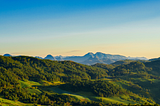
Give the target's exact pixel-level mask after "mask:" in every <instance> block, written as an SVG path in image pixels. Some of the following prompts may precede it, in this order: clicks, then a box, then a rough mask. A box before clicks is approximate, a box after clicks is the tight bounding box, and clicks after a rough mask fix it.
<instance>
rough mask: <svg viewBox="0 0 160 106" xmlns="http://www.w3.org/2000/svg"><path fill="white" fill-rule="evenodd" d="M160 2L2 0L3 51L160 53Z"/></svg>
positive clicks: (35, 53)
mask: <svg viewBox="0 0 160 106" xmlns="http://www.w3.org/2000/svg"><path fill="white" fill-rule="evenodd" d="M159 5H160V0H0V55H3V54H5V53H9V54H11V55H28V56H41V57H44V56H46V55H47V54H52V55H53V56H57V55H62V56H71V55H84V54H86V53H87V52H93V53H95V52H103V53H106V54H119V55H124V56H131V57H147V58H157V57H160V6H159Z"/></svg>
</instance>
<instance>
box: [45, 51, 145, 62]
mask: <svg viewBox="0 0 160 106" xmlns="http://www.w3.org/2000/svg"><path fill="white" fill-rule="evenodd" d="M44 59H50V60H58V61H63V60H71V61H75V62H78V63H82V64H87V65H93V64H96V63H103V64H111V63H114V62H116V61H120V60H126V59H129V60H148V59H147V58H145V57H126V56H122V55H111V54H105V53H101V52H97V53H95V54H94V53H92V52H89V53H87V54H85V55H84V56H66V57H64V56H61V55H60V56H55V57H53V56H52V55H47V56H46V57H45V58H44Z"/></svg>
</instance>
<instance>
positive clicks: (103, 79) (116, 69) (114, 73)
mask: <svg viewBox="0 0 160 106" xmlns="http://www.w3.org/2000/svg"><path fill="white" fill-rule="evenodd" d="M158 65H159V61H153V62H149V63H141V62H130V63H128V64H122V65H105V64H96V65H94V66H87V65H82V64H79V63H75V62H73V61H51V60H44V59H38V58H33V57H28V56H19V57H5V56H0V94H1V97H2V98H5V99H9V100H13V101H20V102H23V103H31V104H42V105H49V104H50V105H55V106H57V105H67V106H69V105H87V106H88V105H91V106H93V105H95V106H98V105H108V104H110V105H111V104H114V105H120V104H125V103H126V104H128V103H133V104H144V103H147V104H149V103H150V104H155V103H159V102H158V100H159V99H160V97H159V95H156V93H155V91H158V90H159V88H157V89H156V90H155V89H154V87H158V83H159V79H160V77H159V71H158V70H159V66H158ZM143 80H145V81H144V83H146V84H147V85H145V84H144V83H143ZM57 82H59V83H58V84H57ZM148 84H150V85H148ZM49 88H51V89H50V90H48V89H49ZM52 88H54V89H55V88H56V89H63V90H66V91H70V92H72V93H76V92H81V93H82V94H83V92H90V93H91V94H92V95H93V96H88V95H87V97H88V98H89V99H90V100H84V99H79V98H77V97H75V96H70V95H69V94H68V95H66V94H65V95H64V94H59V93H57V92H56V91H54V89H53V90H52ZM144 90H145V91H144ZM79 95H81V94H79ZM124 95H127V96H124ZM85 96H86V95H85ZM111 98H112V99H113V98H118V100H114V101H118V102H114V101H113V102H110V101H109V99H111ZM121 100H123V101H125V102H119V101H121Z"/></svg>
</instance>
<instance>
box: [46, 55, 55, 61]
mask: <svg viewBox="0 0 160 106" xmlns="http://www.w3.org/2000/svg"><path fill="white" fill-rule="evenodd" d="M44 59H50V60H56V59H55V57H53V56H52V55H51V54H48V55H47V56H46V57H45V58H44Z"/></svg>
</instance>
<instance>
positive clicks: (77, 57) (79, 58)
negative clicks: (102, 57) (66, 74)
mask: <svg viewBox="0 0 160 106" xmlns="http://www.w3.org/2000/svg"><path fill="white" fill-rule="evenodd" d="M90 57H94V54H93V53H91V52H89V53H87V54H85V55H84V56H68V57H65V58H63V59H64V60H72V61H75V62H78V63H81V62H83V61H85V60H87V59H89V58H90Z"/></svg>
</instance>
